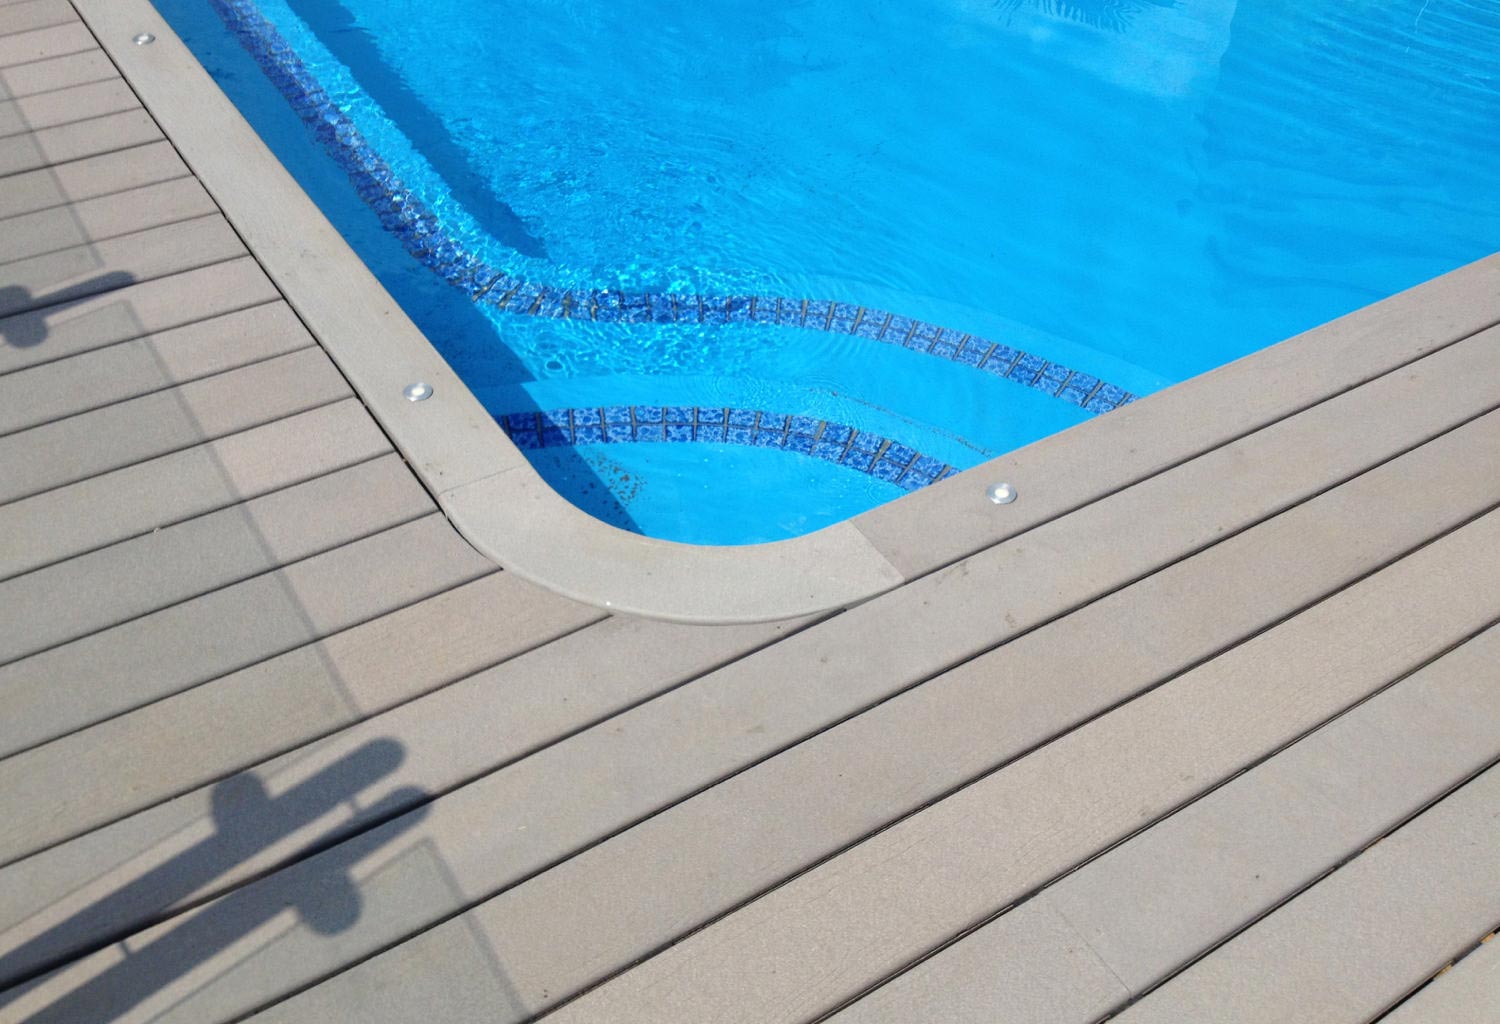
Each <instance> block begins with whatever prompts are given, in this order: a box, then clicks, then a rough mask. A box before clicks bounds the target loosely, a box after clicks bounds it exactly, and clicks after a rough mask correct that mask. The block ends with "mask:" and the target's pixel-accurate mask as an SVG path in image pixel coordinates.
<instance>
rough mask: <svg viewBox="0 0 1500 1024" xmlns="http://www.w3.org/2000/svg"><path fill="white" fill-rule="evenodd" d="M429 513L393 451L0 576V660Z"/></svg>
mask: <svg viewBox="0 0 1500 1024" xmlns="http://www.w3.org/2000/svg"><path fill="white" fill-rule="evenodd" d="M432 511H433V504H432V500H431V499H430V498H429V497H428V496H427V492H425V491H423V490H422V488H421V486H420V485H418V484H417V482H416V481H415V480H413V479H412V477H411V474H410V472H408V471H407V470H406V468H405V466H403V465H402V463H401V460H400V459H399V458H397V457H396V456H394V455H387V456H384V457H382V458H379V459H376V460H374V461H371V462H366V463H361V464H360V465H358V466H352V467H350V468H349V469H346V470H341V471H339V472H337V473H332V474H329V475H328V476H325V477H318V478H317V479H315V480H310V481H308V482H306V483H303V484H298V485H296V486H294V487H289V488H287V489H286V490H283V491H277V492H275V493H273V494H268V495H263V496H262V497H259V498H253V499H251V500H250V501H247V502H244V503H243V504H239V505H235V506H233V507H231V508H227V509H222V510H220V511H218V512H213V513H210V514H208V515H206V516H200V517H198V518H196V519H190V520H188V521H187V522H185V523H179V524H177V525H176V526H170V527H168V528H167V529H165V530H156V531H153V532H151V533H148V534H144V535H142V536H140V537H136V538H135V539H133V540H130V541H126V542H124V543H121V544H117V545H114V546H113V547H108V548H103V549H100V550H98V551H95V552H92V553H90V554H87V555H82V556H80V557H78V558H76V559H73V560H71V561H68V562H63V563H61V564H59V565H54V566H52V567H51V568H48V569H43V570H41V571H39V572H35V573H30V574H28V575H25V576H18V577H16V578H14V579H10V580H7V581H5V582H4V583H0V604H4V605H5V606H6V607H9V608H12V609H15V611H13V612H12V614H11V615H10V616H9V617H8V619H7V620H6V621H5V622H0V664H3V663H5V662H10V661H16V660H19V659H20V658H23V657H26V656H28V655H31V654H35V653H36V652H38V651H41V650H45V649H47V648H51V647H57V646H60V645H61V644H64V643H66V642H68V641H70V640H74V639H77V638H79V637H82V636H86V635H88V634H90V633H94V632H97V631H99V630H102V629H108V628H109V627H110V626H113V625H116V624H118V623H121V622H125V621H128V620H130V619H134V618H138V617H140V616H142V615H146V614H149V613H150V612H153V611H156V610H158V609H160V608H165V607H167V606H168V605H173V604H177V603H179V602H182V601H185V600H188V599H189V598H192V597H195V596H197V595H199V594H203V593H207V592H208V591H210V590H215V589H218V588H219V587H223V586H228V585H229V584H232V583H236V582H238V581H240V580H242V579H247V578H249V577H251V576H255V575H258V574H260V573H262V572H269V571H270V570H272V569H276V568H279V567H281V566H282V565H286V564H288V563H290V562H296V561H301V560H302V559H304V558H309V557H311V556H313V555H316V554H319V553H321V552H323V551H326V550H330V549H332V548H334V547H338V546H340V545H342V544H347V543H349V542H350V541H353V540H358V539H361V538H363V537H366V536H369V535H371V534H374V533H379V532H381V531H383V530H388V529H391V528H392V527H395V526H399V525H401V524H402V523H405V522H409V521H410V520H412V519H416V518H418V517H420V516H423V515H427V514H428V513H430V512H432Z"/></svg>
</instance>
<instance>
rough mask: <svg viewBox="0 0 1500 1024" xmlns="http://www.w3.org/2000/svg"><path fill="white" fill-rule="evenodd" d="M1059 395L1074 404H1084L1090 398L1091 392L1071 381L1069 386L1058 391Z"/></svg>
mask: <svg viewBox="0 0 1500 1024" xmlns="http://www.w3.org/2000/svg"><path fill="white" fill-rule="evenodd" d="M1057 397H1058V398H1061V399H1062V400H1063V401H1064V402H1070V403H1072V404H1073V405H1082V404H1083V403H1084V402H1087V401H1088V400H1089V392H1088V391H1086V390H1085V389H1083V388H1081V387H1079V386H1078V385H1077V384H1075V383H1073V382H1072V381H1069V382H1068V384H1067V386H1066V387H1064V388H1063V389H1062V390H1061V391H1059V392H1058V393H1057Z"/></svg>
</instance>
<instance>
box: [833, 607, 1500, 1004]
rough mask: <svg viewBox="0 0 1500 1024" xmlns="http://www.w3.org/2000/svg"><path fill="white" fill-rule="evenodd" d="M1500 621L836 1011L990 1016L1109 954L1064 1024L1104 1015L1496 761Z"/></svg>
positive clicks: (1066, 981)
mask: <svg viewBox="0 0 1500 1024" xmlns="http://www.w3.org/2000/svg"><path fill="white" fill-rule="evenodd" d="M1497 664H1500V629H1497V628H1491V629H1489V630H1487V631H1486V632H1485V633H1483V634H1481V635H1480V636H1479V637H1477V638H1475V639H1474V640H1472V641H1470V642H1469V643H1467V644H1465V645H1463V646H1461V647H1459V648H1458V650H1457V651H1455V652H1453V653H1450V654H1447V655H1444V656H1443V657H1442V658H1440V659H1439V660H1437V661H1436V662H1434V663H1433V664H1431V665H1428V666H1427V667H1426V668H1424V669H1422V670H1421V671H1419V672H1418V673H1416V674H1415V675H1414V676H1412V677H1411V678H1409V679H1406V680H1403V681H1401V682H1400V683H1398V684H1396V685H1395V686H1394V687H1392V688H1391V689H1389V690H1387V691H1385V692H1383V693H1381V694H1378V695H1377V696H1375V697H1374V698H1372V699H1371V700H1370V701H1368V702H1367V703H1365V704H1363V705H1360V706H1358V707H1356V708H1354V709H1353V710H1352V711H1350V712H1349V713H1348V714H1347V715H1345V716H1344V717H1343V718H1340V719H1337V720H1335V721H1334V722H1332V723H1330V724H1329V725H1328V726H1326V727H1324V728H1323V729H1322V730H1320V731H1318V732H1316V733H1314V734H1313V735H1312V736H1310V737H1308V738H1307V739H1305V740H1303V741H1301V742H1300V743H1297V744H1295V745H1294V746H1292V747H1291V748H1290V749H1289V750H1287V751H1286V752H1284V753H1282V754H1280V755H1279V756H1277V757H1275V758H1273V759H1271V760H1269V761H1266V762H1264V763H1262V764H1260V765H1259V766H1257V767H1256V768H1254V769H1252V770H1251V771H1250V772H1248V773H1246V774H1245V775H1242V776H1240V777H1239V778H1236V779H1234V780H1232V781H1230V782H1229V783H1228V784H1226V785H1225V786H1224V787H1223V788H1221V789H1219V790H1216V791H1214V792H1213V793H1211V794H1209V795H1208V796H1207V797H1205V798H1204V799H1202V800H1200V801H1199V802H1198V803H1196V804H1193V805H1192V806H1190V807H1188V808H1187V809H1186V810H1184V811H1182V812H1181V813H1180V814H1177V815H1174V816H1173V817H1171V818H1168V819H1167V820H1166V821H1164V822H1162V823H1160V824H1158V825H1156V826H1155V827H1154V828H1151V829H1149V830H1147V831H1146V832H1144V833H1141V834H1140V835H1138V836H1137V837H1135V838H1134V839H1132V840H1130V841H1128V842H1127V843H1125V844H1123V845H1122V846H1120V847H1118V848H1116V849H1114V850H1111V851H1110V852H1108V853H1106V854H1105V855H1104V856H1103V857H1101V858H1099V859H1098V860H1095V861H1093V862H1091V863H1089V864H1087V865H1085V866H1084V867H1083V868H1082V869H1080V870H1079V871H1077V872H1074V873H1073V874H1071V875H1068V876H1067V877H1066V878H1064V879H1062V881H1060V882H1058V883H1057V884H1056V885H1054V886H1052V887H1050V888H1048V889H1046V890H1044V891H1043V892H1042V893H1041V894H1040V895H1038V896H1036V897H1035V898H1033V899H1032V900H1030V901H1029V902H1028V903H1026V904H1025V906H1026V907H1028V908H1031V909H1032V911H1033V913H1032V915H1021V914H1020V913H1019V912H1018V911H1014V910H1013V911H1009V912H1007V913H1006V914H1005V915H1003V916H1002V917H1000V918H999V919H998V920H996V921H994V922H992V923H990V924H988V925H986V926H984V927H983V928H981V929H979V930H978V931H976V932H974V933H973V934H972V935H969V936H967V937H965V938H963V939H961V940H960V941H959V942H957V943H956V944H954V945H953V946H950V947H948V948H947V949H944V950H942V951H940V952H939V953H938V954H937V955H936V956H934V957H933V958H932V959H930V960H925V961H923V962H922V963H921V964H919V965H917V966H916V967H915V968H913V969H912V970H911V971H909V972H907V973H905V974H902V975H900V976H898V977H897V978H896V979H895V980H894V981H892V982H891V983H890V984H888V985H886V986H884V987H882V988H879V989H877V990H875V992H874V993H872V994H871V995H869V996H867V997H865V998H864V999H861V1000H860V1001H858V1002H856V1003H854V1004H853V1005H852V1006H850V1007H849V1008H848V1009H847V1010H845V1011H843V1012H842V1013H839V1014H837V1015H835V1017H834V1018H833V1019H834V1020H836V1021H838V1022H839V1024H875V1022H895V1021H910V1020H915V1019H921V1018H922V1017H924V1016H928V1017H930V1018H932V1019H939V1020H944V1021H951V1022H953V1024H965V1022H970V1021H981V1020H988V1019H989V1016H988V1015H987V1013H986V1012H985V1009H984V1008H986V1007H988V1008H993V1007H996V1006H1006V1007H1013V1006H1015V1005H1016V1004H1017V1002H1018V1001H1023V1000H1024V999H1025V998H1026V996H1025V993H1026V991H1027V989H1028V988H1029V986H1030V983H1031V979H1034V978H1036V977H1039V976H1050V977H1051V987H1052V988H1053V989H1054V990H1055V989H1068V988H1070V987H1072V986H1073V985H1080V986H1088V985H1089V984H1090V981H1091V979H1092V974H1093V970H1091V968H1093V969H1097V968H1098V967H1100V966H1102V967H1104V968H1105V969H1107V971H1108V974H1109V977H1110V978H1111V979H1112V980H1113V981H1114V982H1115V988H1116V989H1117V997H1116V999H1115V1000H1114V1001H1113V1003H1111V1004H1108V1005H1102V1006H1101V1005H1095V1006H1092V1007H1090V1008H1089V1009H1088V1011H1087V1012H1072V1013H1069V1012H1065V1011H1064V1009H1063V1008H1062V1007H1057V1006H1053V1007H1051V1008H1049V1011H1048V1014H1047V1015H1046V1019H1047V1020H1049V1021H1051V1022H1054V1024H1093V1022H1094V1021H1096V1020H1098V1019H1099V1018H1100V1017H1101V1016H1103V1015H1104V1014H1106V1013H1109V1012H1113V1011H1115V1010H1117V1009H1119V1008H1120V1007H1121V1006H1123V1005H1124V1004H1125V1003H1126V1002H1127V1001H1128V1000H1129V999H1131V998H1133V997H1135V996H1138V995H1139V994H1141V993H1142V992H1144V991H1145V990H1146V989H1148V988H1149V987H1151V986H1153V985H1155V984H1156V983H1157V982H1159V981H1160V980H1161V979H1162V978H1163V977H1164V976H1165V975H1166V974H1167V973H1169V972H1171V971H1174V970H1176V969H1178V968H1180V967H1182V966H1183V965H1185V964H1186V963H1188V962H1190V961H1191V960H1192V959H1193V958H1194V957H1195V956H1197V955H1198V954H1199V952H1200V951H1201V950H1204V949H1210V948H1212V947H1214V946H1215V945H1217V944H1218V943H1219V942H1221V941H1223V940H1224V939H1226V938H1228V937H1230V936H1231V935H1233V933H1234V932H1235V931H1236V930H1237V929H1238V928H1241V927H1243V926H1245V925H1247V924H1250V923H1251V922H1253V921H1254V919H1255V918H1256V917H1257V916H1259V915H1260V914H1263V913H1265V912H1268V911H1271V910H1273V909H1275V907H1276V906H1277V905H1278V903H1280V902H1281V901H1283V900H1285V899H1288V898H1290V897H1293V896H1295V895H1296V894H1297V892H1298V891H1299V890H1300V889H1301V888H1303V887H1304V886H1306V885H1309V884H1311V883H1313V882H1316V881H1317V879H1318V878H1319V877H1320V876H1321V875H1322V874H1324V873H1325V872H1327V871H1329V870H1332V869H1333V868H1335V867H1337V866H1338V865H1339V864H1341V863H1342V862H1343V861H1345V860H1348V859H1350V858H1352V857H1354V856H1356V855H1357V854H1358V853H1359V852H1360V851H1361V850H1362V849H1364V848H1365V847H1367V846H1369V845H1371V844H1373V843H1374V842H1376V841H1377V840H1378V839H1380V838H1381V837H1382V836H1384V835H1385V834H1386V833H1387V832H1389V831H1390V830H1391V829H1393V828H1395V827H1396V826H1398V825H1400V824H1402V822H1403V820H1404V819H1405V818H1407V817H1408V816H1410V815H1413V814H1415V813H1417V812H1419V811H1421V810H1422V809H1423V808H1424V807H1425V806H1426V805H1427V804H1428V803H1430V802H1434V801H1436V800H1439V799H1441V798H1442V797H1443V796H1444V795H1445V794H1447V793H1448V792H1449V791H1451V790H1453V789H1454V788H1456V787H1458V786H1460V785H1462V784H1463V783H1465V782H1466V781H1467V780H1468V779H1469V778H1471V777H1472V776H1473V775H1474V774H1476V773H1477V772H1480V771H1482V770H1484V769H1486V768H1488V767H1489V766H1490V765H1491V764H1493V763H1495V761H1496V760H1500V701H1497V700H1496V699H1495V698H1496V695H1497V694H1500V669H1497V668H1496V667H1495V666H1496V665H1497ZM1036 915H1043V916H1045V917H1048V918H1051V919H1055V920H1058V921H1062V922H1066V927H1067V932H1068V935H1069V938H1070V940H1071V942H1072V944H1074V945H1075V946H1077V947H1080V948H1082V949H1085V950H1087V951H1088V953H1089V956H1088V957H1087V958H1085V959H1083V960H1082V961H1081V963H1082V969H1079V970H1078V973H1077V976H1076V977H1069V976H1068V975H1069V974H1071V973H1072V971H1068V972H1059V971H1057V970H1056V968H1055V967H1049V965H1048V964H1045V963H1043V962H1040V961H1039V959H1038V953H1039V952H1040V953H1041V955H1043V956H1045V955H1046V953H1047V951H1046V950H1045V949H1043V950H1040V951H1039V950H1038V949H1037V947H1036V944H1035V942H1034V939H1033V935H1032V931H1033V928H1034V925H1033V923H1032V921H1033V919H1034V917H1035V916H1036Z"/></svg>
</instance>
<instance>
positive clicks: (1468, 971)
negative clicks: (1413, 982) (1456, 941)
mask: <svg viewBox="0 0 1500 1024" xmlns="http://www.w3.org/2000/svg"><path fill="white" fill-rule="evenodd" d="M1497 1006H1500V943H1497V942H1495V941H1494V933H1493V932H1492V933H1490V934H1489V935H1488V936H1487V937H1486V938H1485V941H1484V944H1483V945H1482V946H1480V947H1479V948H1478V949H1477V950H1475V951H1474V952H1473V953H1471V954H1469V955H1468V956H1466V957H1464V958H1463V959H1462V960H1460V961H1459V962H1458V965H1457V966H1456V967H1455V968H1454V969H1453V970H1450V971H1447V972H1445V973H1443V974H1441V975H1439V976H1438V977H1436V978H1434V979H1433V980H1432V983H1431V984H1429V985H1428V986H1427V987H1426V988H1423V989H1422V990H1421V991H1419V992H1418V993H1417V994H1416V995H1414V996H1412V997H1411V999H1410V1000H1408V1001H1407V1002H1405V1003H1402V1004H1401V1005H1400V1006H1399V1007H1397V1008H1396V1009H1395V1010H1394V1011H1393V1012H1392V1013H1391V1014H1389V1015H1388V1016H1385V1017H1381V1018H1380V1021H1381V1024H1490V1022H1491V1021H1493V1020H1494V1019H1495V1007H1497Z"/></svg>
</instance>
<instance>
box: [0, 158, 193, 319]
mask: <svg viewBox="0 0 1500 1024" xmlns="http://www.w3.org/2000/svg"><path fill="white" fill-rule="evenodd" d="M182 180H183V177H175V178H166V179H163V180H162V181H151V182H146V183H144V184H141V185H136V186H133V187H131V188H127V189H122V190H120V191H119V192H110V193H106V194H105V195H100V196H90V197H89V198H88V199H84V200H79V201H76V202H72V203H69V204H67V205H69V206H78V205H81V204H82V203H91V202H94V201H95V200H99V199H116V200H117V199H118V198H119V197H121V196H125V195H128V194H129V193H131V192H139V191H141V190H142V189H150V188H157V187H159V186H162V185H167V184H170V183H171V182H174V181H182ZM47 209H50V210H56V209H58V207H56V206H53V207H48V208H47ZM45 212H47V210H31V211H28V212H27V213H18V214H16V216H15V217H7V218H6V219H5V220H0V230H4V228H5V225H6V221H9V220H15V219H18V218H21V217H30V216H33V215H34V214H38V213H45ZM209 216H218V214H200V213H194V214H188V215H185V216H179V215H177V214H171V213H169V214H166V215H165V216H164V217H163V219H161V220H157V221H154V222H152V224H151V226H150V227H149V228H144V229H141V228H132V229H131V230H129V231H120V232H115V233H106V234H101V235H96V236H95V237H93V238H89V239H88V240H87V241H84V242H76V241H75V242H69V243H68V244H67V245H59V246H57V247H55V248H52V249H38V250H37V251H35V252H29V253H27V254H26V255H25V256H17V257H16V258H15V259H10V260H6V261H5V262H4V263H0V269H4V268H5V267H6V266H8V265H10V264H12V263H20V262H21V261H22V260H31V259H37V258H39V257H42V256H55V255H56V254H58V253H60V252H66V251H68V250H69V249H77V248H79V247H80V246H82V245H94V244H95V243H97V242H111V241H116V240H118V239H121V238H126V237H128V236H130V235H136V234H140V232H141V231H142V230H145V231H153V230H155V229H157V228H166V227H172V226H173V225H176V224H185V223H187V222H188V221H193V220H201V219H202V218H203V217H209ZM96 294H97V293H96ZM106 294H107V293H106ZM22 315H24V314H22Z"/></svg>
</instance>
